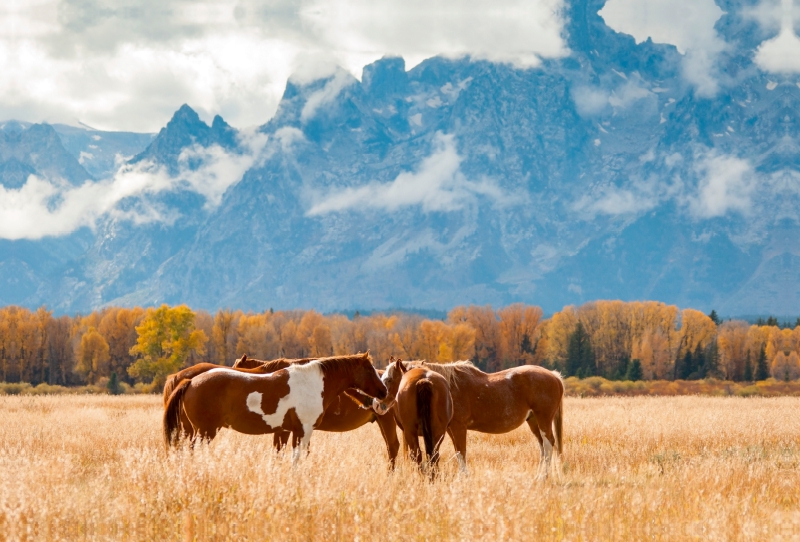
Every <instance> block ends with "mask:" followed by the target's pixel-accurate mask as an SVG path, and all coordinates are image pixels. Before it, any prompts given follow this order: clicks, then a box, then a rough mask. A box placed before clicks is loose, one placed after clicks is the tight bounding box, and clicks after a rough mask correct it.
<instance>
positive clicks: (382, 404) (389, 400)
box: [372, 357, 408, 416]
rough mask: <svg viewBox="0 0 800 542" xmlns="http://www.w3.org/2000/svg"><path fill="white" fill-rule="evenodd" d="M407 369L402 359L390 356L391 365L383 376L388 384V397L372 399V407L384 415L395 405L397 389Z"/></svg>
mask: <svg viewBox="0 0 800 542" xmlns="http://www.w3.org/2000/svg"><path fill="white" fill-rule="evenodd" d="M407 370H408V369H406V367H405V365H403V360H402V359H400V358H398V359H394V357H391V358H389V365H388V366H387V367H386V370H385V371H384V372H383V377H381V380H382V381H383V384H384V385H385V386H386V391H387V393H386V398H385V399H384V400H383V401H378V400H377V399H375V400H373V401H372V409H373V410H374V411H375V412H376V413H378V414H379V415H381V416H383V415H384V414H386V413H387V412H389V409H390V408H392V407H393V406H394V403H395V400H396V399H397V390H398V389H399V388H400V381H401V380H402V379H403V375H404V374H405V372H406V371H407Z"/></svg>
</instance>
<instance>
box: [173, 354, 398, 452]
mask: <svg viewBox="0 0 800 542" xmlns="http://www.w3.org/2000/svg"><path fill="white" fill-rule="evenodd" d="M312 359H314V358H300V359H286V358H280V359H276V360H271V361H264V360H258V359H252V358H248V357H247V355H243V356H242V357H241V358H239V359H237V360H236V362H235V363H234V364H233V368H234V369H236V370H238V371H242V372H246V373H250V374H268V373H274V372H275V371H278V370H280V369H285V368H287V367H289V366H290V365H292V364H301V365H302V364H305V363H308V362H309V361H311V360H312ZM221 367H223V368H224V367H226V366H224V365H214V364H213V363H199V364H197V365H194V366H192V367H188V368H186V369H183V370H182V371H179V372H177V373H175V374H173V375H170V376H169V377H167V382H166V384H165V385H164V405H165V406H166V404H167V400H168V399H169V396H170V395H171V394H172V392H173V391H174V389H175V387H176V386H177V385H178V384H179V383H180V381H181V380H184V379H191V378H194V377H195V376H198V375H200V374H203V373H204V372H207V371H210V370H211V369H219V368H221ZM382 373H383V371H378V374H379V375H380V374H382ZM372 401H373V399H372V397H369V396H367V395H364V394H362V393H360V392H358V391H357V390H355V389H352V388H351V389H349V390H347V391H346V392H344V393H341V394H339V396H338V397H337V398H336V400H335V401H334V402H333V403H331V405H330V406H329V407H328V408H327V409H326V410H325V414H324V415H323V416H322V420H321V421H320V422H319V425H318V426H317V427H316V429H317V430H319V431H330V432H335V433H341V432H346V431H354V430H355V429H358V428H359V427H361V426H362V425H366V424H367V423H370V422H376V423H377V424H378V427H379V428H380V430H381V435H382V436H383V440H384V443H385V444H386V452H387V454H388V456H389V463H390V465H391V467H392V468H394V465H395V461H396V459H397V453H398V452H399V450H400V441H399V440H398V438H397V423H396V421H395V417H394V414H393V413H388V414H383V415H381V414H377V413H376V412H374V411H373V410H372V408H370V407H371V405H372ZM180 417H181V428H182V433H181V435H180V436H183V437H186V438H189V439H191V438H193V435H194V429H193V428H192V425H191V423H190V422H189V419H188V418H187V417H186V415H185V414H184V413H183V411H181V415H180ZM290 435H291V433H290V432H289V431H283V430H282V429H279V430H276V431H275V433H274V434H273V436H272V443H273V445H274V446H275V449H276V450H277V451H280V450H282V449H283V448H284V447H285V446H286V445H287V444H288V443H289V437H290Z"/></svg>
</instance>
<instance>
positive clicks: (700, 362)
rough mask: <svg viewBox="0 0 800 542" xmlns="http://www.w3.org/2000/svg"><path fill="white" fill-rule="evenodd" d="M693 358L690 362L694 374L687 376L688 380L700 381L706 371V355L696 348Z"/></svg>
mask: <svg viewBox="0 0 800 542" xmlns="http://www.w3.org/2000/svg"><path fill="white" fill-rule="evenodd" d="M692 358H694V359H693V360H692V365H694V372H693V373H692V374H690V375H689V379H690V380H700V379H701V378H703V377H704V376H705V372H706V371H705V369H706V353H705V352H703V351H702V350H701V349H700V347H699V346H698V347H697V349H696V350H695V351H694V355H693V356H692Z"/></svg>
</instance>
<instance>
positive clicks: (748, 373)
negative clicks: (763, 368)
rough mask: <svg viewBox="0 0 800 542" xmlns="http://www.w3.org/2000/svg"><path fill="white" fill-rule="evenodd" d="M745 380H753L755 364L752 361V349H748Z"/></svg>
mask: <svg viewBox="0 0 800 542" xmlns="http://www.w3.org/2000/svg"><path fill="white" fill-rule="evenodd" d="M744 381H745V382H752V381H753V364H752V363H751V362H750V350H748V351H747V359H746V360H745V362H744Z"/></svg>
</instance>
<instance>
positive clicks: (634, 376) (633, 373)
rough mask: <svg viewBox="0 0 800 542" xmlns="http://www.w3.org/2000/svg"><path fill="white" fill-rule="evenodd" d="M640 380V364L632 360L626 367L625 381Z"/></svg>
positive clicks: (636, 360)
mask: <svg viewBox="0 0 800 542" xmlns="http://www.w3.org/2000/svg"><path fill="white" fill-rule="evenodd" d="M641 379H642V362H641V361H639V360H638V359H634V360H632V361H631V362H630V364H629V365H628V373H627V374H626V375H625V380H631V381H633V382H636V381H637V380H641Z"/></svg>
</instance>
